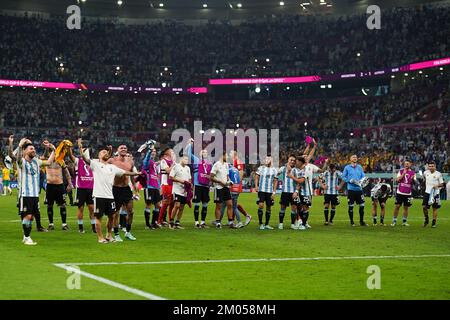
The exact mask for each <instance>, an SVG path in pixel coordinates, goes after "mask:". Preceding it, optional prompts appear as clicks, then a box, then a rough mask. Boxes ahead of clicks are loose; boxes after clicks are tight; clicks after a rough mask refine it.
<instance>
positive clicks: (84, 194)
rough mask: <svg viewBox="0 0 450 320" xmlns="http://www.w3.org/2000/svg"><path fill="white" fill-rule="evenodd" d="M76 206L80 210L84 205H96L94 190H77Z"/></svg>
mask: <svg viewBox="0 0 450 320" xmlns="http://www.w3.org/2000/svg"><path fill="white" fill-rule="evenodd" d="M75 204H76V205H77V206H78V208H81V207H82V206H84V205H90V204H94V198H93V197H92V189H80V188H77V189H75Z"/></svg>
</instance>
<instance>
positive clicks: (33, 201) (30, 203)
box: [19, 197, 40, 218]
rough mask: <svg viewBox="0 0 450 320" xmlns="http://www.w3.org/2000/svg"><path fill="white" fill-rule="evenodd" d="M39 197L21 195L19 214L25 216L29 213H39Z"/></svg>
mask: <svg viewBox="0 0 450 320" xmlns="http://www.w3.org/2000/svg"><path fill="white" fill-rule="evenodd" d="M39 213H40V211H39V198H38V197H20V198H19V215H20V216H21V217H22V218H23V217H24V216H26V215H28V214H32V215H35V214H39Z"/></svg>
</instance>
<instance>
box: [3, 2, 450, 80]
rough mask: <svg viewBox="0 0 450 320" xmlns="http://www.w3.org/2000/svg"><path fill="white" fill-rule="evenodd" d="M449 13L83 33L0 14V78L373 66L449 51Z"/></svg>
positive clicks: (95, 26) (168, 24) (97, 24)
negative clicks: (375, 25) (376, 26)
mask: <svg viewBox="0 0 450 320" xmlns="http://www.w3.org/2000/svg"><path fill="white" fill-rule="evenodd" d="M449 15H450V8H449V7H428V6H420V7H412V8H395V9H390V10H383V11H382V25H381V29H380V30H369V29H368V28H367V26H366V20H367V15H353V16H347V17H327V18H325V17H319V16H299V15H286V16H272V17H264V18H261V19H252V20H247V21H240V22H239V23H231V22H230V21H209V22H208V23H203V24H196V25H190V24H186V23H184V22H180V21H164V22H161V21H157V22H152V21H150V22H149V23H147V24H145V25H142V24H139V25H126V24H123V23H119V22H116V21H104V20H102V21H100V20H87V19H86V20H83V24H82V30H69V29H67V28H66V26H65V21H66V19H67V17H66V16H60V17H51V18H48V17H46V18H44V17H40V16H38V15H30V16H28V17H16V16H9V15H0V25H1V26H2V32H1V33H0V53H1V54H0V75H1V77H3V78H6V79H25V80H41V81H67V82H72V81H74V82H77V83H107V84H137V85H151V86H161V83H162V82H166V83H168V84H169V85H170V86H189V85H202V84H206V81H207V79H208V78H211V77H232V76H279V75H288V76H289V75H296V76H297V75H316V74H332V73H340V72H343V73H347V72H357V71H371V70H377V69H380V68H387V67H393V66H400V65H403V64H408V63H413V62H416V61H422V60H427V59H435V58H442V57H446V56H449V55H450V47H449V42H448V39H449V38H450V19H448V17H449ZM166 67H167V68H168V69H167V70H166V69H164V68H166Z"/></svg>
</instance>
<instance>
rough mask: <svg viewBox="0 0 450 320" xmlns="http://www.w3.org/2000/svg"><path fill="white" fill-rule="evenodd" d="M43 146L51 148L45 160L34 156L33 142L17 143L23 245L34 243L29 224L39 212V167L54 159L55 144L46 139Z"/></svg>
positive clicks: (24, 140) (45, 165)
mask: <svg viewBox="0 0 450 320" xmlns="http://www.w3.org/2000/svg"><path fill="white" fill-rule="evenodd" d="M10 143H11V141H10ZM43 145H44V147H45V148H47V149H49V150H51V154H50V156H49V157H48V159H47V160H41V159H39V158H38V157H37V156H36V149H35V147H34V146H33V144H32V143H31V142H29V141H27V140H26V139H22V140H21V141H20V143H19V152H18V154H17V165H18V169H19V170H20V177H21V183H20V189H19V214H20V216H21V218H22V228H23V240H22V242H23V243H24V244H25V245H36V244H37V243H36V242H34V241H33V240H32V239H31V237H30V234H31V225H32V221H33V217H34V216H35V215H36V214H39V213H40V212H39V190H40V187H39V186H40V173H39V171H40V168H41V167H47V166H50V165H52V164H53V162H54V160H55V150H56V148H55V146H54V145H52V144H50V143H49V142H48V141H44V142H43Z"/></svg>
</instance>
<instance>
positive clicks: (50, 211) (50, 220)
mask: <svg viewBox="0 0 450 320" xmlns="http://www.w3.org/2000/svg"><path fill="white" fill-rule="evenodd" d="M47 216H48V223H50V224H53V207H47Z"/></svg>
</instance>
